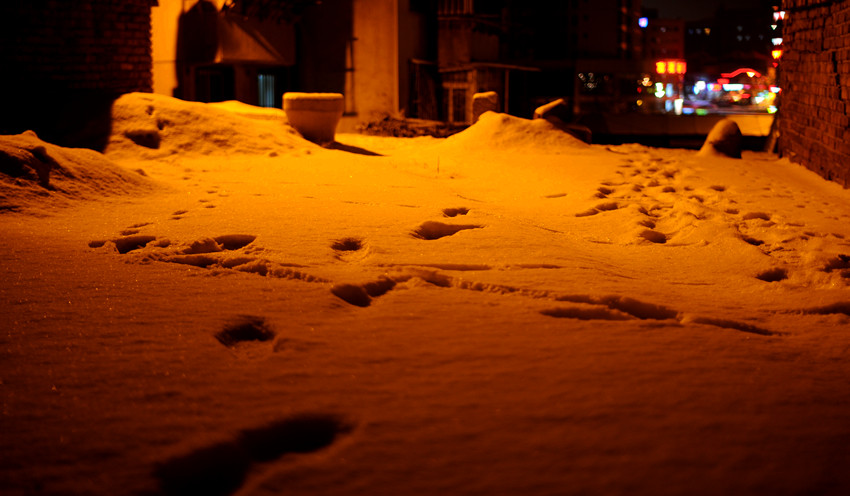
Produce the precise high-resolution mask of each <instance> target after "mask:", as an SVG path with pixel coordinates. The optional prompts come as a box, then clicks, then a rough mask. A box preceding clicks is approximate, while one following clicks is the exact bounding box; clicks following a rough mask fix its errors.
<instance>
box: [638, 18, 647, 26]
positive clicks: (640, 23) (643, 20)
mask: <svg viewBox="0 0 850 496" xmlns="http://www.w3.org/2000/svg"><path fill="white" fill-rule="evenodd" d="M638 26H640V27H642V28H645V27H647V26H649V18H648V17H641V18H640V19H638Z"/></svg>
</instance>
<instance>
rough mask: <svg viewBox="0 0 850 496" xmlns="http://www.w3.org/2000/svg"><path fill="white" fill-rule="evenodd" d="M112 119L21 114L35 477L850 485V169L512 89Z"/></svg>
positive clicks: (172, 486)
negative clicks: (662, 132) (654, 139)
mask: <svg viewBox="0 0 850 496" xmlns="http://www.w3.org/2000/svg"><path fill="white" fill-rule="evenodd" d="M114 115H115V118H114V123H113V128H114V129H113V131H114V136H113V138H112V140H111V142H110V146H109V148H108V149H107V151H106V153H105V155H101V154H97V153H95V152H91V151H87V150H72V149H63V148H59V147H55V146H53V145H50V144H46V143H43V142H41V141H40V140H38V138H37V137H35V136H34V135H32V134H26V135H20V136H14V137H10V136H5V137H0V167H2V169H0V170H2V172H3V173H2V174H0V250H2V254H3V257H2V259H1V260H0V274H1V275H2V280H3V284H2V285H0V316H2V324H1V325H2V331H3V332H2V334H0V353H2V356H0V394H2V402H3V403H2V417H0V429H2V435H0V492H2V493H3V494H4V495H7V494H9V495H17V494H110V495H111V494H157V493H166V494H210V495H214V494H222V495H223V494H241V495H249V494H250V495H272V494H275V495H277V494H292V495H319V494H328V495H355V494H356V495H364V494H369V495H402V494H404V495H431V494H451V495H473V494H474V495H483V494H487V495H517V494H535V495H549V494H552V495H561V494H576V495H578V494H652V495H664V494H771V495H782V494H847V493H848V492H850V470H848V467H850V363H848V359H850V191H847V190H843V189H842V188H841V187H840V186H838V185H836V184H833V183H830V182H827V181H825V180H823V179H821V178H820V177H818V176H816V175H815V174H814V173H812V172H809V171H807V170H805V169H803V168H801V167H800V166H798V165H795V164H791V163H790V162H788V161H786V160H779V159H777V158H776V157H775V156H773V155H767V154H760V153H747V152H744V157H743V159H741V160H735V159H730V158H723V157H706V156H702V155H697V153H696V152H693V151H687V150H661V149H653V148H647V147H642V146H638V145H624V146H615V147H605V146H598V145H593V146H590V145H585V144H583V143H581V142H579V141H577V140H575V139H573V138H571V137H570V136H569V135H566V134H563V133H560V132H559V131H557V130H555V129H554V128H552V127H551V126H550V125H549V124H548V123H546V122H545V121H528V120H523V119H518V118H514V117H509V116H506V115H501V114H492V113H490V114H485V116H484V117H483V118H482V120H481V121H480V122H479V123H477V124H476V125H474V126H472V127H471V128H469V129H468V130H466V131H464V132H462V133H460V134H457V135H455V136H453V137H450V138H447V139H444V140H439V139H433V138H414V139H396V138H378V137H368V136H360V135H338V136H337V140H338V143H337V144H336V145H335V146H334V148H335V149H325V148H320V147H318V146H316V145H313V144H311V143H309V142H306V141H304V140H303V139H301V138H300V137H299V136H298V135H297V133H295V132H294V131H293V130H292V129H291V128H290V127H289V126H288V125H287V124H286V122H285V117H284V116H283V113H282V111H277V110H267V109H256V108H252V107H248V106H245V105H242V104H238V103H234V102H229V103H224V104H212V105H205V104H197V103H187V102H181V101H178V100H173V99H169V98H165V97H160V96H155V95H142V94H133V95H127V96H125V97H122V99H120V100H119V101H118V102H117V104H116V106H115V110H114ZM46 170H50V172H49V177H44V176H45V175H46V174H45V172H44V171H46ZM38 171H41V175H39V173H38ZM13 176H17V177H13Z"/></svg>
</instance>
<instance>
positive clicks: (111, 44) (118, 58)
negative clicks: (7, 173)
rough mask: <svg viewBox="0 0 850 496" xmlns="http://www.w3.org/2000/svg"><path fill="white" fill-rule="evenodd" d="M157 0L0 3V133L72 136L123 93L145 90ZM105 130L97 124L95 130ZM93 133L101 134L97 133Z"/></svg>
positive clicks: (73, 141)
mask: <svg viewBox="0 0 850 496" xmlns="http://www.w3.org/2000/svg"><path fill="white" fill-rule="evenodd" d="M154 4H155V0H21V1H18V0H14V1H3V2H0V73H2V77H0V95H2V98H3V103H2V107H3V108H2V109H0V133H10V132H20V131H22V130H25V129H34V130H35V131H36V132H37V133H39V135H42V137H43V138H51V139H52V140H53V141H54V142H59V143H62V144H68V143H69V144H84V145H85V144H86V143H77V141H80V140H82V141H85V140H87V139H89V138H87V137H85V136H80V135H84V134H86V133H87V132H89V131H91V129H90V128H91V127H92V126H99V127H103V125H105V123H103V122H99V121H102V120H103V118H104V115H103V114H104V112H108V110H109V106H110V105H111V102H112V101H113V100H114V99H115V98H116V97H117V96H120V95H121V94H123V93H127V92H131V91H151V88H152V81H151V72H152V71H151V67H152V59H151V6H152V5H154ZM93 131H95V132H96V133H97V132H99V133H100V134H102V133H103V131H104V130H103V129H100V130H99V131H98V130H93ZM99 139H102V137H100V138H99Z"/></svg>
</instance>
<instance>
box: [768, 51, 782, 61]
mask: <svg viewBox="0 0 850 496" xmlns="http://www.w3.org/2000/svg"><path fill="white" fill-rule="evenodd" d="M770 54H771V55H772V56H773V59H774V60H779V58H780V57H782V50H773V51H772V52H770Z"/></svg>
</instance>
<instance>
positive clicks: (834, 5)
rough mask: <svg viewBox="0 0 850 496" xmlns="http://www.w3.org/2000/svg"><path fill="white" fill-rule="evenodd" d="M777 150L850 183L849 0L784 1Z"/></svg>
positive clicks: (822, 172)
mask: <svg viewBox="0 0 850 496" xmlns="http://www.w3.org/2000/svg"><path fill="white" fill-rule="evenodd" d="M783 8H784V9H785V10H786V12H787V18H786V20H785V22H784V26H783V38H784V42H783V44H784V47H785V53H784V54H783V57H782V61H781V63H780V65H779V76H780V85H781V87H782V94H781V106H780V117H779V121H778V125H779V133H780V135H779V151H780V153H781V154H782V156H785V157H789V158H790V159H791V160H792V161H794V162H798V163H801V164H803V165H804V166H806V167H808V168H809V169H811V170H813V171H815V172H817V173H818V174H820V175H822V176H824V177H825V178H827V179H830V180H833V181H836V182H838V183H840V184H842V185H844V187H850V0H784V1H783Z"/></svg>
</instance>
